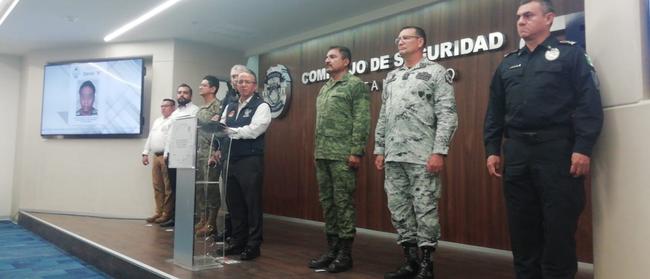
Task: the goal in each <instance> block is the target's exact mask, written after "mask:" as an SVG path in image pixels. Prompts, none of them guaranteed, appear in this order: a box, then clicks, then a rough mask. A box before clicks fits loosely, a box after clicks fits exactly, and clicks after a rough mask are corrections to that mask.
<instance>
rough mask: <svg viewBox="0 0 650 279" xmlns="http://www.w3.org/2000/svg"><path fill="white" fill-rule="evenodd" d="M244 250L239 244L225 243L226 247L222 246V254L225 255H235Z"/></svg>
mask: <svg viewBox="0 0 650 279" xmlns="http://www.w3.org/2000/svg"><path fill="white" fill-rule="evenodd" d="M244 250H245V249H244V247H243V246H239V245H226V248H224V254H225V255H226V256H230V255H237V254H241V253H242V252H244Z"/></svg>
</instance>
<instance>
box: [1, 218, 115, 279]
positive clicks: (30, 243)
mask: <svg viewBox="0 0 650 279" xmlns="http://www.w3.org/2000/svg"><path fill="white" fill-rule="evenodd" d="M10 278H12V279H13V278H16V279H31V278H33V279H58V278H66V279H67V278H70V279H77V278H93V279H95V278H110V277H109V276H108V275H106V274H104V273H102V272H101V271H99V270H97V269H96V268H94V267H92V266H90V265H88V264H87V263H85V262H83V261H81V260H80V259H78V258H76V257H74V256H72V255H70V254H68V253H66V252H65V251H63V250H61V249H59V248H57V247H56V246H54V245H53V244H51V243H49V242H47V241H45V240H43V239H42V238H40V237H39V236H37V235H35V234H33V233H31V232H30V231H28V230H26V229H24V228H22V227H20V226H18V225H16V224H14V223H11V222H9V221H0V279H10Z"/></svg>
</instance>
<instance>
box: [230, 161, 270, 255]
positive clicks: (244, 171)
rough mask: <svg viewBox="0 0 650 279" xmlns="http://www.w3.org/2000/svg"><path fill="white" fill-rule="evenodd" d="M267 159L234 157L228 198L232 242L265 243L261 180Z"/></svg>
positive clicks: (253, 245)
mask: <svg viewBox="0 0 650 279" xmlns="http://www.w3.org/2000/svg"><path fill="white" fill-rule="evenodd" d="M263 177H264V158H263V157H262V156H247V157H242V158H231V159H230V167H229V168H228V182H227V184H226V185H227V186H226V187H227V188H226V199H227V200H228V202H227V204H228V206H229V211H230V220H231V223H232V233H231V244H232V245H234V246H240V247H243V246H248V247H259V246H260V245H261V244H262V235H263V230H262V179H263Z"/></svg>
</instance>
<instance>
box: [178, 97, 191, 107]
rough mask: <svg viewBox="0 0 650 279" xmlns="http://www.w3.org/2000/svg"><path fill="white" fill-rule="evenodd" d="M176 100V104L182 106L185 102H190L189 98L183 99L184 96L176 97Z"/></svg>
mask: <svg viewBox="0 0 650 279" xmlns="http://www.w3.org/2000/svg"><path fill="white" fill-rule="evenodd" d="M176 101H177V102H178V104H179V105H181V106H184V105H187V104H189V103H190V100H189V99H185V98H178V99H177V100H176Z"/></svg>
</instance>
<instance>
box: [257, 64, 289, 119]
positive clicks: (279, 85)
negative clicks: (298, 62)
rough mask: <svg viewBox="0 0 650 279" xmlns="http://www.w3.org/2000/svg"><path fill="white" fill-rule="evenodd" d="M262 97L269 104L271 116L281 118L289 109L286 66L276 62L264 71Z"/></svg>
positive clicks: (287, 70)
mask: <svg viewBox="0 0 650 279" xmlns="http://www.w3.org/2000/svg"><path fill="white" fill-rule="evenodd" d="M262 97H263V98H264V101H266V102H267V103H268V104H269V106H271V116H272V117H273V118H281V117H282V116H284V114H285V113H286V112H287V110H289V102H290V100H291V76H290V75H289V69H287V67H286V66H284V65H281V64H278V65H275V66H272V67H270V68H269V69H268V70H267V71H266V79H265V80H264V91H262Z"/></svg>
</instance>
